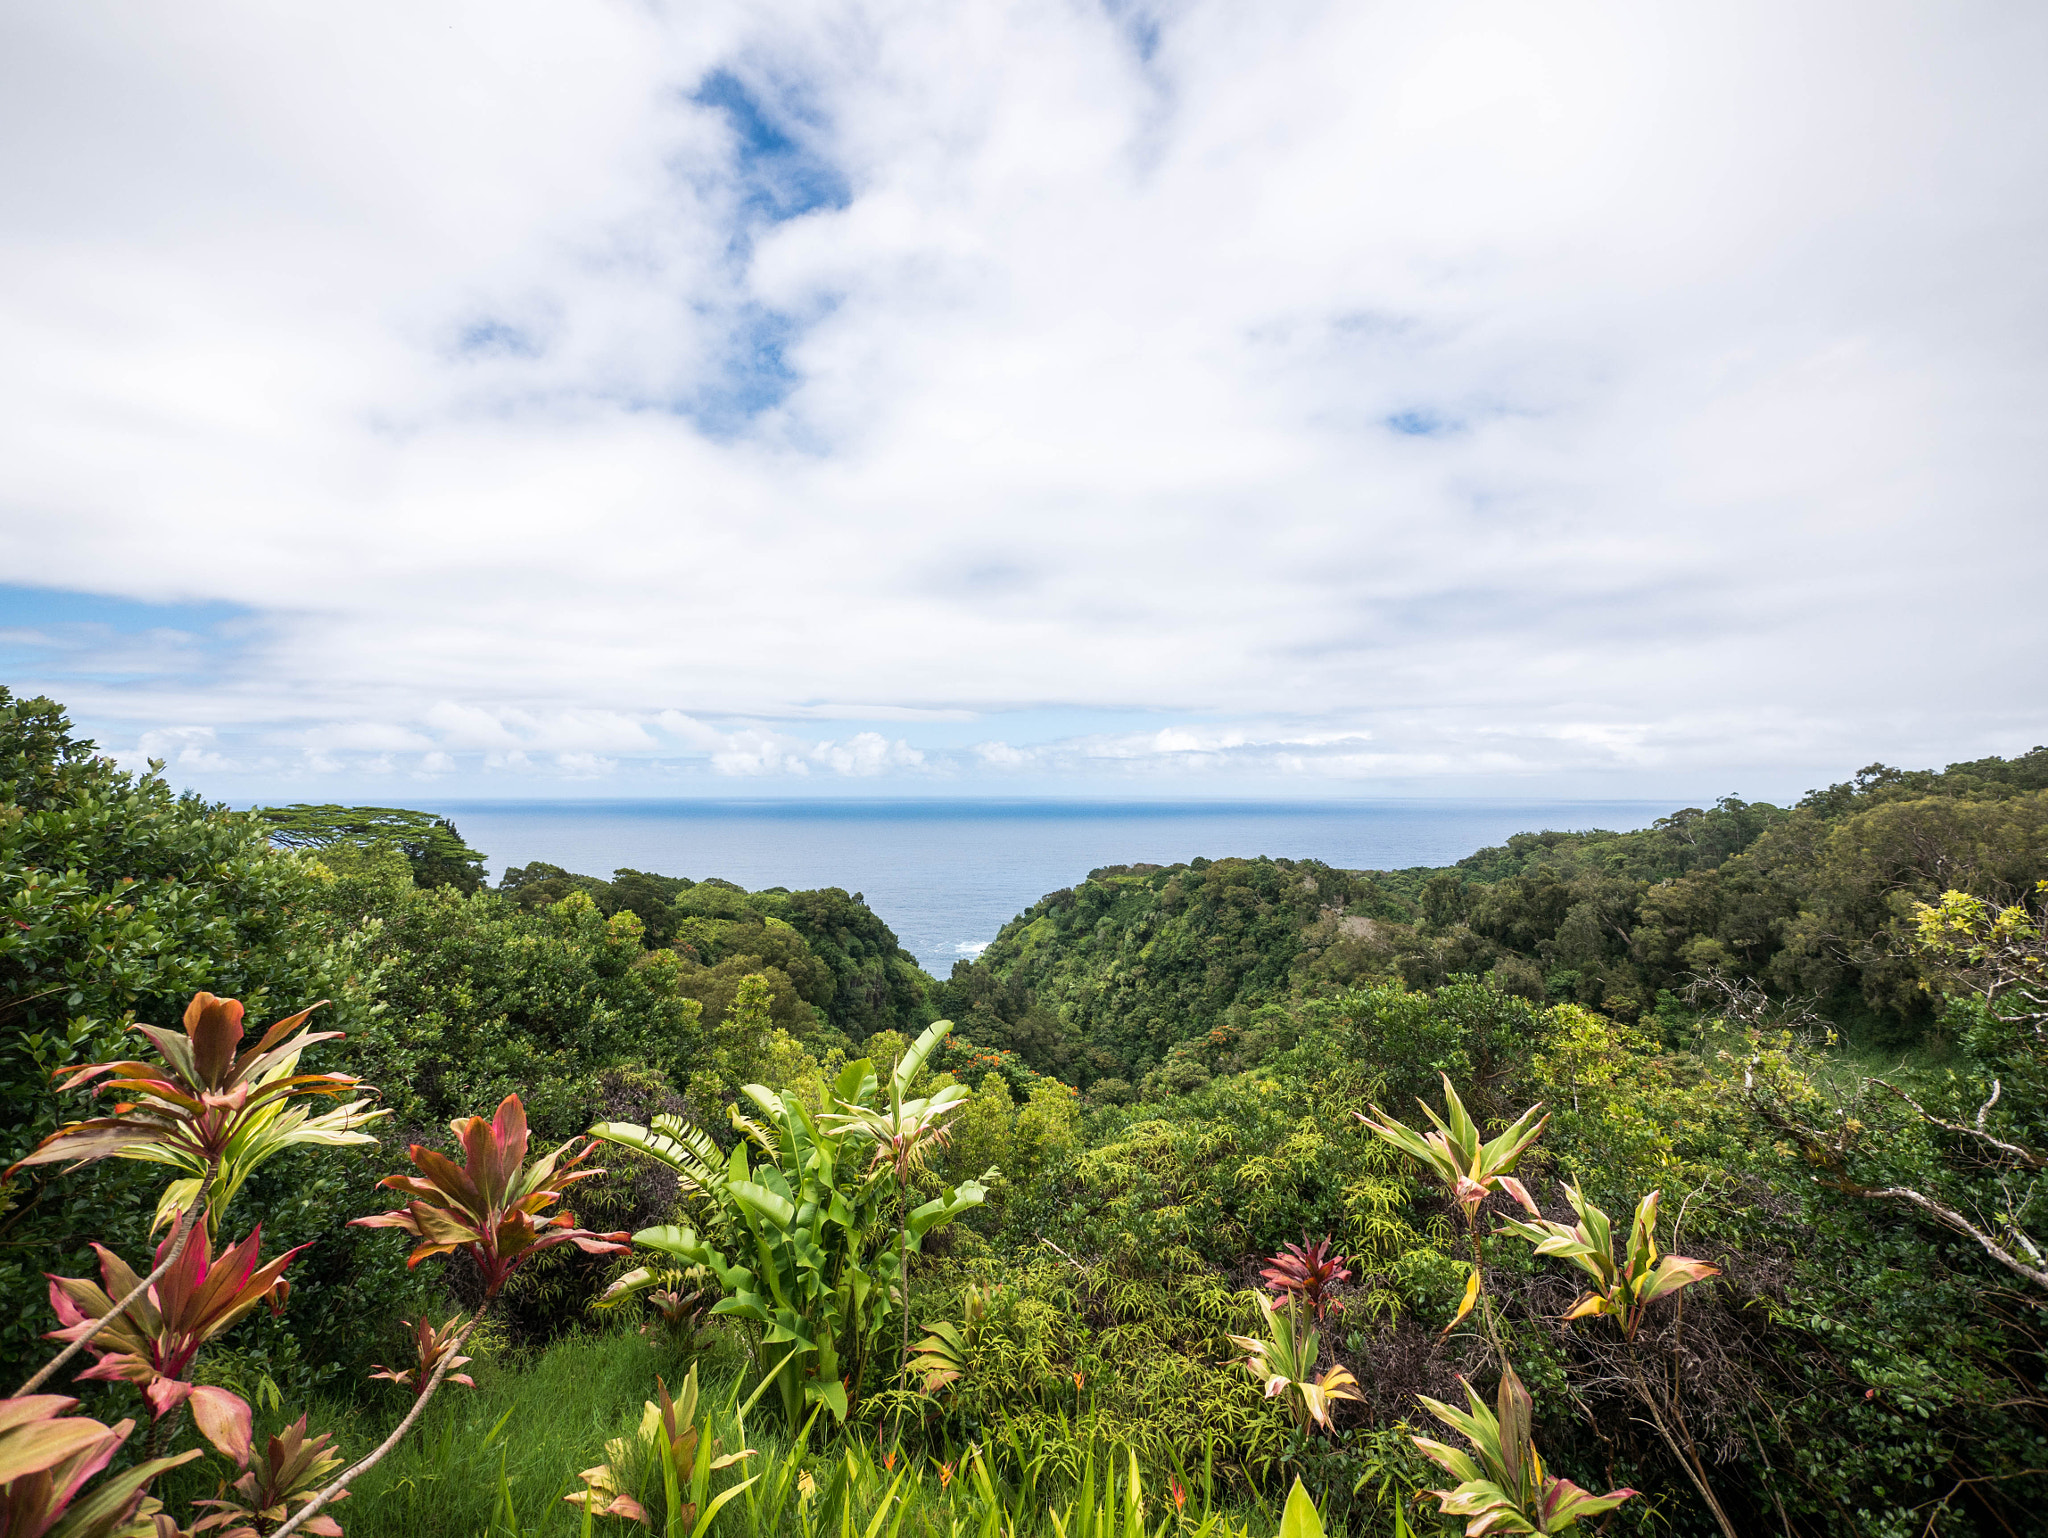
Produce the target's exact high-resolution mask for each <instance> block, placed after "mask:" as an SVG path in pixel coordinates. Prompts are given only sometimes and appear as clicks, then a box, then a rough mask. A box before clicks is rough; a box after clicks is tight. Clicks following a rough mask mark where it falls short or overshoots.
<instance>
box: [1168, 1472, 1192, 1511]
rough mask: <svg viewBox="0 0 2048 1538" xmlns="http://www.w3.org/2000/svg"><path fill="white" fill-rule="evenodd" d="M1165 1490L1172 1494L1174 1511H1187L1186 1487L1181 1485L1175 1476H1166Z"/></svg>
mask: <svg viewBox="0 0 2048 1538" xmlns="http://www.w3.org/2000/svg"><path fill="white" fill-rule="evenodd" d="M1166 1488H1167V1489H1168V1490H1170V1491H1172V1492H1173V1509H1174V1510H1175V1511H1186V1510H1187V1509H1188V1487H1187V1486H1186V1485H1184V1484H1182V1483H1181V1482H1180V1479H1179V1478H1178V1477H1177V1476H1175V1475H1168V1476H1167V1480H1166Z"/></svg>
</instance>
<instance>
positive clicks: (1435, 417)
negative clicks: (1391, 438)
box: [1386, 407, 1458, 438]
mask: <svg viewBox="0 0 2048 1538" xmlns="http://www.w3.org/2000/svg"><path fill="white" fill-rule="evenodd" d="M1386 422H1387V426H1389V427H1391V428H1392V429H1393V430H1394V431H1395V432H1397V433H1400V434H1402V435H1403V436H1405V437H1409V438H1434V437H1437V436H1438V435H1440V434H1443V433H1447V432H1450V431H1451V430H1452V429H1454V428H1455V427H1456V426H1457V425H1458V424H1457V423H1455V422H1453V421H1451V420H1450V418H1448V417H1446V416H1443V415H1441V414H1440V413H1438V412H1435V411H1431V410H1429V409H1427V408H1426V407H1411V408H1410V409H1409V410H1407V411H1397V412H1395V413H1394V414H1393V415H1392V416H1390V417H1388V418H1387V419H1386Z"/></svg>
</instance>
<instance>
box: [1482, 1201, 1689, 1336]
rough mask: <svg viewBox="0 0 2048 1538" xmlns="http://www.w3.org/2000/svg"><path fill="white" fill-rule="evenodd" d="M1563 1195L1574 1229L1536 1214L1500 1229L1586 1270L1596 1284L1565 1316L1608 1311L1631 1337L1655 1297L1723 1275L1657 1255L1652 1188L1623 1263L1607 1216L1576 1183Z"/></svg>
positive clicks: (1639, 1206) (1684, 1259)
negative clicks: (1574, 1217)
mask: <svg viewBox="0 0 2048 1538" xmlns="http://www.w3.org/2000/svg"><path fill="white" fill-rule="evenodd" d="M1564 1193H1565V1199H1566V1200H1568V1201H1569V1202H1570V1203H1571V1204H1572V1211H1573V1212H1575V1213H1577V1214H1578V1217H1579V1221H1578V1222H1577V1223H1576V1224H1575V1225H1573V1226H1572V1227H1570V1228H1567V1227H1566V1226H1565V1225H1564V1224H1562V1223H1553V1222H1551V1221H1549V1220H1548V1219H1546V1218H1543V1217H1540V1216H1535V1217H1533V1219H1532V1221H1530V1222H1526V1223H1525V1222H1522V1221H1520V1220H1519V1219H1515V1218H1508V1219H1505V1220H1503V1223H1502V1226H1501V1229H1500V1232H1502V1233H1511V1234H1516V1235H1518V1236H1519V1237H1521V1238H1523V1239H1527V1240H1528V1241H1529V1242H1530V1243H1532V1244H1534V1245H1535V1246H1536V1253H1537V1254H1538V1255H1552V1256H1556V1257H1557V1258H1558V1259H1561V1260H1568V1261H1570V1262H1571V1263H1572V1264H1573V1265H1575V1266H1577V1267H1578V1268H1579V1269H1580V1270H1581V1271H1583V1272H1585V1273H1586V1276H1587V1277H1588V1278H1589V1279H1590V1281H1591V1284H1592V1285H1591V1286H1590V1287H1588V1288H1587V1290H1586V1291H1585V1292H1583V1293H1581V1294H1580V1295H1579V1298H1578V1300H1577V1301H1576V1302H1574V1303H1573V1304H1572V1307H1571V1311H1570V1312H1569V1313H1567V1314H1566V1315H1565V1316H1564V1317H1565V1318H1567V1319H1584V1318H1587V1317H1589V1316H1591V1315H1594V1314H1609V1315H1612V1316H1613V1317H1614V1318H1616V1319H1619V1320H1620V1321H1621V1332H1622V1334H1623V1335H1624V1336H1626V1337H1627V1338H1628V1339H1630V1340H1633V1339H1635V1333H1636V1329H1637V1327H1638V1326H1639V1325H1640V1324H1641V1323H1642V1320H1643V1311H1644V1310H1645V1309H1646V1308H1648V1307H1649V1306H1650V1305H1651V1304H1652V1303H1654V1302H1656V1301H1657V1299H1659V1298H1664V1297H1669V1296H1671V1295H1672V1294H1673V1293H1675V1292H1677V1291H1679V1290H1680V1289H1681V1288H1684V1287H1690V1286H1691V1285H1692V1284H1693V1283H1694V1282H1703V1281H1705V1280H1706V1279H1707V1278H1708V1277H1710V1276H1719V1275H1720V1274H1721V1268H1720V1267H1719V1266H1714V1265H1709V1264H1708V1263H1707V1262H1706V1261H1704V1260H1694V1259H1692V1258H1690V1257H1689V1256H1685V1255H1663V1256H1660V1255H1659V1254H1658V1251H1657V1195H1658V1193H1657V1192H1655V1191H1652V1192H1651V1193H1650V1194H1649V1195H1648V1196H1646V1197H1644V1198H1643V1199H1642V1200H1641V1201H1640V1202H1638V1203H1636V1216H1635V1223H1634V1225H1633V1226H1632V1227H1631V1229H1630V1231H1629V1238H1628V1252H1627V1254H1626V1255H1625V1256H1624V1257H1623V1258H1622V1260H1620V1261H1616V1259H1615V1258H1614V1236H1613V1230H1612V1225H1611V1224H1610V1222H1609V1220H1608V1217H1607V1214H1606V1213H1604V1212H1602V1211H1601V1210H1600V1209H1599V1208H1598V1207H1596V1206H1594V1205H1593V1204H1592V1203H1591V1202H1589V1201H1588V1200H1586V1194H1585V1192H1583V1191H1581V1190H1580V1189H1579V1187H1578V1184H1577V1183H1576V1182H1574V1183H1572V1184H1570V1185H1567V1186H1566V1187H1565V1188H1564Z"/></svg>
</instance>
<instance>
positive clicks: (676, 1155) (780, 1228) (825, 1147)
mask: <svg viewBox="0 0 2048 1538" xmlns="http://www.w3.org/2000/svg"><path fill="white" fill-rule="evenodd" d="M928 1040H929V1042H930V1045H936V1043H937V1038H936V1037H934V1036H933V1033H932V1032H930V1031H927V1032H926V1033H925V1036H924V1037H922V1038H920V1039H919V1043H918V1047H913V1048H912V1049H911V1053H910V1054H906V1057H905V1063H906V1064H907V1063H909V1062H910V1058H911V1057H912V1056H916V1057H917V1060H918V1062H920V1063H921V1062H922V1060H923V1055H925V1054H928V1053H929V1050H930V1046H929V1045H927V1041H928ZM919 1048H924V1054H920V1053H919V1050H918V1049H919ZM902 1066H903V1065H899V1073H898V1077H899V1078H901V1079H902V1081H903V1082H904V1083H907V1082H908V1075H904V1074H902V1072H901V1068H902ZM912 1071H913V1072H914V1071H915V1069H914V1067H913V1069H912ZM880 1088H881V1085H880V1081H879V1080H878V1079H877V1078H876V1076H875V1067H874V1064H873V1063H871V1062H869V1061H868V1060H867V1059H865V1058H861V1059H857V1060H856V1061H854V1062H851V1063H848V1064H847V1065H846V1066H845V1067H844V1068H843V1069H841V1070H840V1073H839V1077H838V1079H837V1080H836V1081H835V1082H834V1084H833V1085H832V1094H833V1098H834V1100H835V1101H837V1102H838V1103H839V1104H840V1105H841V1106H850V1107H853V1108H856V1109H863V1110H871V1111H872V1110H876V1109H877V1107H876V1097H877V1095H878V1094H879V1092H880ZM743 1093H744V1094H745V1096H746V1098H747V1100H748V1101H750V1102H751V1103H752V1105H753V1107H754V1108H755V1110H756V1111H757V1112H758V1113H759V1115H758V1118H757V1117H754V1116H745V1115H742V1114H740V1113H739V1112H738V1111H737V1110H735V1111H734V1112H733V1113H732V1115H733V1122H734V1125H735V1126H737V1127H738V1128H739V1130H740V1131H741V1133H742V1134H744V1137H743V1140H742V1141H741V1142H740V1143H739V1145H738V1146H737V1147H735V1148H734V1149H733V1150H732V1152H731V1154H730V1155H728V1154H725V1153H723V1152H722V1151H721V1150H720V1149H719V1147H718V1145H717V1144H716V1143H714V1142H712V1141H711V1139H710V1138H709V1137H708V1136H706V1135H705V1133H704V1132H703V1131H702V1130H701V1129H699V1128H696V1127H691V1126H688V1125H686V1124H685V1123H683V1122H682V1121H680V1120H678V1119H677V1118H675V1117H673V1116H658V1117H656V1118H655V1119H654V1124H653V1126H652V1127H651V1128H650V1127H641V1126H636V1125H634V1124H632V1123H629V1122H604V1123H601V1124H599V1125H598V1126H595V1127H592V1128H591V1129H590V1131H591V1135H592V1136H593V1137H597V1138H602V1139H603V1140H605V1141H606V1142H609V1143H616V1144H618V1145H619V1146H620V1147H622V1148H628V1149H631V1150H633V1151H635V1152H637V1153H642V1154H645V1155H647V1156H648V1157H650V1158H652V1159H656V1160H658V1161H660V1162H661V1163H663V1164H665V1165H667V1166H668V1167H669V1168H670V1169H672V1170H674V1171H675V1172H676V1174H677V1176H678V1177H679V1178H680V1180H681V1182H682V1188H683V1191H684V1193H685V1194H686V1195H687V1196H691V1197H695V1198H697V1199H699V1200H700V1201H703V1202H705V1203H706V1204H708V1205H709V1206H711V1207H712V1208H713V1209H714V1215H715V1221H716V1222H717V1223H718V1224H720V1225H721V1226H722V1227H724V1228H725V1229H726V1230H727V1231H728V1232H729V1233H730V1234H731V1236H732V1237H731V1240H730V1249H729V1250H728V1249H725V1248H721V1247H720V1246H719V1245H717V1244H714V1243H713V1242H712V1241H711V1240H710V1239H709V1238H706V1237H705V1236H703V1235H701V1234H699V1233H698V1231H697V1230H696V1229H695V1228H689V1227H677V1226H674V1225H663V1226H661V1227H657V1228H645V1229H642V1230H641V1231H640V1232H639V1233H637V1234H635V1235H634V1236H633V1239H634V1242H635V1243H637V1244H639V1245H641V1246H642V1247H644V1248H646V1249H650V1250H655V1251H657V1252H659V1253H661V1254H663V1255H668V1256H672V1257H674V1258H675V1259H676V1260H678V1261H680V1262H682V1263H683V1264H685V1265H695V1266H707V1267H709V1268H710V1271H711V1274H712V1275H713V1276H715V1277H717V1279H718V1285H719V1288H720V1290H721V1291H722V1292H723V1293H724V1297H722V1298H721V1299H720V1300H719V1302H718V1303H717V1304H716V1305H715V1306H714V1307H713V1308H712V1310H711V1312H712V1313H714V1314H716V1315H719V1316H720V1317H723V1318H732V1319H740V1320H744V1321H745V1322H746V1323H748V1324H749V1325H751V1326H752V1327H753V1328H754V1329H756V1330H757V1331H759V1341H760V1346H761V1363H762V1367H763V1369H764V1372H763V1378H762V1381H763V1382H764V1383H766V1382H768V1381H771V1380H772V1381H773V1382H774V1384H775V1390H776V1396H777V1407H778V1409H779V1411H780V1413H781V1415H782V1419H783V1424H784V1425H785V1426H787V1427H788V1428H789V1429H790V1430H791V1431H794V1430H795V1429H796V1428H797V1427H798V1426H800V1425H802V1424H803V1423H804V1418H805V1416H806V1414H807V1413H808V1411H807V1408H806V1407H807V1406H809V1405H813V1404H822V1405H824V1406H825V1407H826V1408H828V1409H829V1410H830V1411H831V1412H832V1414H833V1416H834V1417H835V1418H837V1419H840V1420H844V1419H845V1417H846V1415H847V1413H848V1410H849V1409H850V1408H851V1406H850V1404H849V1394H848V1391H849V1386H852V1387H853V1388H854V1389H855V1390H856V1391H857V1389H858V1386H859V1384H860V1382H861V1379H862V1377H863V1376H864V1374H865V1371H866V1367H867V1363H868V1360H869V1357H870V1354H871V1353H872V1352H873V1350H874V1349H875V1347H876V1345H877V1342H878V1341H879V1340H880V1339H881V1338H882V1332H883V1331H884V1330H885V1329H886V1328H887V1326H888V1324H889V1323H890V1322H891V1320H892V1318H893V1317H894V1316H893V1313H892V1310H891V1302H892V1294H893V1293H894V1292H895V1291H896V1283H897V1282H898V1280H899V1277H900V1275H901V1271H902V1266H903V1263H904V1259H905V1257H906V1256H907V1254H908V1253H909V1252H910V1251H913V1250H915V1249H917V1248H918V1246H919V1244H920V1242H921V1241H922V1239H923V1237H924V1235H925V1234H927V1233H929V1232H931V1231H932V1230H933V1229H935V1228H938V1227H941V1226H943V1225H944V1224H947V1223H950V1222H952V1221H953V1220H954V1219H955V1218H957V1217H958V1216H959V1215H960V1214H961V1213H963V1212H966V1211H967V1210H968V1209H969V1208H971V1207H974V1206H976V1205H978V1204H979V1203H980V1202H981V1200H982V1199H983V1197H984V1196H986V1195H987V1191H986V1188H985V1187H984V1186H983V1185H982V1184H981V1183H980V1182H979V1181H973V1180H963V1181H962V1182H961V1183H960V1184H959V1185H958V1186H957V1187H952V1188H947V1189H943V1190H942V1191H941V1192H940V1193H939V1195H938V1196H936V1197H934V1198H933V1199H932V1200H930V1201H927V1202H924V1203H922V1204H921V1205H919V1206H917V1207H913V1208H912V1209H911V1210H910V1211H909V1212H908V1213H907V1214H905V1215H904V1218H903V1222H902V1225H901V1228H900V1230H899V1232H898V1233H897V1234H896V1235H893V1236H892V1235H891V1233H890V1228H891V1227H892V1226H893V1225H891V1224H890V1223H889V1221H888V1216H887V1209H888V1207H889V1206H890V1205H891V1203H890V1198H891V1197H892V1196H893V1195H895V1194H896V1187H895V1180H894V1175H895V1171H894V1167H893V1165H891V1164H889V1163H886V1162H883V1163H878V1162H876V1160H875V1159H874V1157H873V1155H874V1153H875V1152H876V1151H877V1145H876V1144H875V1143H874V1142H873V1141H872V1140H871V1139H870V1138H869V1137H868V1136H867V1134H866V1133H865V1131H863V1130H860V1129H859V1128H858V1127H857V1125H856V1123H855V1122H854V1121H853V1120H852V1119H851V1118H850V1116H849V1115H848V1114H847V1113H845V1112H841V1113H840V1114H838V1115H833V1116H821V1115H817V1114H815V1113H813V1112H812V1110H811V1109H810V1107H808V1106H807V1105H805V1104H804V1102H803V1100H802V1099H801V1098H800V1097H799V1096H798V1095H797V1094H795V1093H794V1092H793V1091H787V1090H785V1091H784V1092H783V1093H781V1094H780V1095H777V1094H774V1093H771V1092H770V1091H769V1090H768V1089H766V1088H764V1087H763V1086H761V1085H759V1084H749V1085H747V1086H746V1088H745V1090H744V1092H743ZM756 1158H758V1160H759V1161H760V1162H758V1163H756V1162H753V1161H754V1159H756ZM892 1237H894V1238H895V1239H896V1241H897V1242H896V1243H894V1244H891V1243H890V1240H891V1238H892Z"/></svg>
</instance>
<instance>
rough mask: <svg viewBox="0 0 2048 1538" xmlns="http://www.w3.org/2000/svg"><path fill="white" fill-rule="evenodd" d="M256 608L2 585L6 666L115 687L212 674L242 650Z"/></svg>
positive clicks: (1, 648)
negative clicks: (151, 679)
mask: <svg viewBox="0 0 2048 1538" xmlns="http://www.w3.org/2000/svg"><path fill="white" fill-rule="evenodd" d="M255 613H256V611H255V610H253V609H251V608H248V607H245V606H243V605H241V604H232V603H219V602H200V603H176V602H173V603H149V602H145V601H143V600H141V599H135V598H120V597H116V596H114V595H112V594H107V593H81V592H76V591H73V590H69V589H65V588H48V587H21V586H16V585H13V584H0V670H4V671H5V672H6V673H7V674H8V675H10V676H11V677H13V678H38V679H45V680H49V681H52V682H57V681H62V680H66V679H79V680H91V681H93V682H98V683H108V684H119V683H126V682H133V681H137V680H140V679H145V678H163V677H166V676H178V675H183V676H192V675H205V674H209V673H212V672H214V671H215V670H217V669H218V667H219V665H220V664H221V662H222V661H223V660H224V659H225V658H226V657H228V656H229V655H231V654H233V653H235V652H238V651H240V649H241V647H242V645H243V641H244V639H245V633H246V631H247V628H248V626H247V624H246V622H247V621H248V620H250V619H252V618H253V617H254V615H255Z"/></svg>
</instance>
